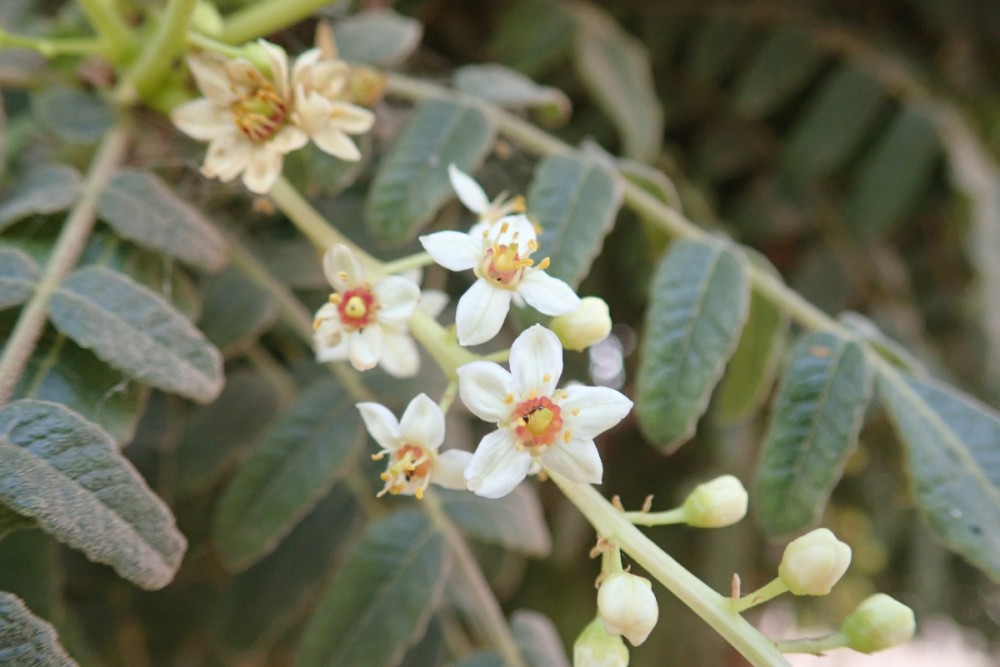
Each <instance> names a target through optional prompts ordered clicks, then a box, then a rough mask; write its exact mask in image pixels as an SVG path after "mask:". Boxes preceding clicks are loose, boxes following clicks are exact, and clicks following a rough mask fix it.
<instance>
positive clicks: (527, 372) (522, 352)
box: [510, 324, 563, 396]
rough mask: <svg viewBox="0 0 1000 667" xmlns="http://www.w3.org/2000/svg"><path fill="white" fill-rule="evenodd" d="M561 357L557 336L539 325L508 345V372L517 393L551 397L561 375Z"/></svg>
mask: <svg viewBox="0 0 1000 667" xmlns="http://www.w3.org/2000/svg"><path fill="white" fill-rule="evenodd" d="M562 355H563V349H562V344H560V342H559V337H558V336H556V335H555V334H554V333H552V332H551V331H549V330H548V329H546V328H545V327H543V326H542V325H541V324H536V325H534V326H532V327H530V328H528V329H527V330H526V331H525V332H524V333H522V334H521V335H520V336H518V337H517V339H515V340H514V344H513V345H511V346H510V373H511V375H512V376H513V377H514V387H516V388H517V392H518V394H520V395H524V394H527V393H529V392H531V391H536V392H537V393H538V394H539V395H540V396H551V395H552V392H553V391H554V390H555V388H556V385H557V384H558V383H559V377H560V376H561V375H562V371H563V358H562Z"/></svg>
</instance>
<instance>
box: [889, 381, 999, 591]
mask: <svg viewBox="0 0 1000 667" xmlns="http://www.w3.org/2000/svg"><path fill="white" fill-rule="evenodd" d="M877 382H878V394H879V398H880V399H881V401H882V403H883V405H884V406H885V408H886V410H887V411H888V413H889V416H890V417H891V418H892V421H893V424H894V426H895V427H896V433H897V434H898V435H899V439H900V441H901V442H902V443H903V446H904V447H905V449H906V452H907V457H906V462H907V468H908V469H909V473H910V478H911V479H912V487H913V492H914V495H915V496H916V500H917V504H918V505H919V506H920V509H921V511H922V512H923V514H924V517H925V518H926V519H927V522H928V523H929V524H930V527H931V529H932V530H933V531H934V533H935V534H936V535H937V536H938V538H940V539H941V541H942V542H944V544H945V545H946V546H947V547H948V548H949V549H951V550H952V551H955V552H957V553H959V554H961V555H962V556H964V557H965V558H966V559H968V560H969V561H970V562H971V563H972V564H974V565H975V566H976V567H978V568H980V569H981V570H983V571H984V572H985V573H986V574H987V575H988V576H989V577H990V578H991V579H993V580H994V581H1000V449H998V448H997V442H1000V415H997V413H996V412H994V411H993V410H992V409H990V408H988V407H987V406H985V405H983V404H981V403H979V402H978V401H976V400H975V399H973V398H971V397H969V396H966V395H964V394H962V393H960V392H959V391H957V390H955V389H953V388H951V387H948V386H946V385H943V384H940V383H938V382H935V381H933V380H924V379H920V380H918V379H917V378H915V377H912V376H910V375H905V374H904V373H902V372H900V371H897V370H895V369H894V368H892V367H890V366H888V365H887V364H881V365H880V366H879V368H878V376H877Z"/></svg>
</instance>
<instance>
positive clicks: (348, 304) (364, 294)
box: [337, 285, 378, 331]
mask: <svg viewBox="0 0 1000 667" xmlns="http://www.w3.org/2000/svg"><path fill="white" fill-rule="evenodd" d="M337 296H338V297H340V299H339V302H337V312H339V313H340V322H341V324H343V325H344V329H345V330H346V331H357V330H359V329H364V328H365V327H366V326H368V325H369V324H371V323H372V322H374V321H375V311H377V310H378V304H377V303H376V302H375V295H374V294H372V291H371V289H370V288H369V287H368V286H367V285H364V286H361V287H354V288H352V289H349V290H347V291H346V292H344V293H343V294H338V295H337Z"/></svg>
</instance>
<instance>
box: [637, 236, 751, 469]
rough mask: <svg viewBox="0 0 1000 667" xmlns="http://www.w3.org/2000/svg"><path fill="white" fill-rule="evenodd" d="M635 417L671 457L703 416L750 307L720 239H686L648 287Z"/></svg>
mask: <svg viewBox="0 0 1000 667" xmlns="http://www.w3.org/2000/svg"><path fill="white" fill-rule="evenodd" d="M650 297H651V298H650V303H649V310H648V312H647V314H646V327H645V329H646V331H645V335H644V337H643V341H642V348H641V351H640V360H639V376H638V380H637V382H638V385H637V394H636V414H637V415H638V417H639V425H640V427H641V428H642V429H643V431H644V432H645V434H646V436H647V437H648V438H649V439H650V440H651V441H652V442H653V443H655V444H657V445H659V446H660V447H662V448H664V449H666V450H668V451H671V450H673V449H676V448H677V447H679V446H680V445H681V444H683V443H684V442H685V441H686V440H688V439H689V438H690V437H691V436H692V435H693V434H694V431H695V427H696V425H697V423H698V418H699V417H700V416H701V415H702V414H703V413H704V412H705V408H706V407H707V406H708V399H709V397H710V396H711V393H712V390H713V389H714V388H715V385H716V383H717V382H718V381H719V378H720V377H721V376H722V370H723V367H724V366H725V364H726V360H727V359H728V358H729V356H730V355H731V354H732V353H733V351H734V350H735V349H736V344H737V342H738V341H739V338H740V330H741V329H742V327H743V323H744V322H745V321H746V318H747V311H748V310H749V305H750V280H749V276H748V272H747V267H746V260H745V259H744V258H743V257H742V256H741V255H739V254H737V253H736V252H735V251H734V250H733V249H731V248H730V247H729V245H728V244H727V243H725V242H722V241H716V240H711V241H694V240H683V241H679V242H677V243H676V244H675V245H674V246H673V247H672V248H671V249H670V252H668V253H667V255H666V256H665V257H664V258H663V259H662V260H661V261H660V266H659V268H658V269H657V271H656V275H655V276H654V277H653V283H652V285H651V287H650Z"/></svg>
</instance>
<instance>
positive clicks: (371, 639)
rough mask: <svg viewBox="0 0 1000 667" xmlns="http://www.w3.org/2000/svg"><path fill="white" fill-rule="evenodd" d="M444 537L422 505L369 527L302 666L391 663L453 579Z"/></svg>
mask: <svg viewBox="0 0 1000 667" xmlns="http://www.w3.org/2000/svg"><path fill="white" fill-rule="evenodd" d="M448 564H449V559H448V552H447V551H446V550H445V548H444V538H443V537H442V536H441V534H440V533H438V532H437V531H435V530H434V529H433V527H432V526H431V523H430V521H429V520H428V519H427V517H426V516H424V515H423V514H422V513H421V512H419V511H417V510H403V511H400V512H396V513H394V514H392V515H391V516H389V517H387V518H385V519H381V520H380V521H377V522H376V523H373V524H372V525H371V526H369V528H368V530H367V531H366V532H365V534H364V536H363V537H362V538H361V540H360V542H358V544H357V546H356V547H355V549H354V551H353V552H352V553H351V555H350V557H349V558H348V560H347V563H346V564H345V565H344V567H343V568H342V569H341V570H340V573H339V574H338V575H337V577H336V578H335V579H334V580H333V581H332V582H330V585H329V586H328V587H327V589H326V591H325V592H324V593H323V597H322V599H321V600H320V603H319V606H318V607H317V609H316V612H315V613H314V614H313V617H312V619H311V620H310V622H309V625H308V627H307V628H306V631H305V635H304V636H303V638H302V644H301V646H300V648H299V654H298V660H297V662H296V664H297V665H299V666H300V667H318V666H320V665H327V666H330V667H354V666H356V665H364V666H365V667H388V666H390V665H395V664H396V663H397V662H398V661H399V660H400V658H401V657H402V656H403V653H404V652H405V650H406V648H407V647H408V646H409V645H410V644H412V643H413V642H414V641H415V640H416V639H417V638H418V637H420V635H421V634H422V632H423V629H424V627H425V626H426V624H427V621H428V619H429V618H430V616H431V614H432V613H433V611H434V608H435V607H436V606H437V603H438V600H439V598H440V595H441V591H442V589H443V587H444V582H445V580H446V579H447V577H446V576H445V573H446V572H447V568H448Z"/></svg>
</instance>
